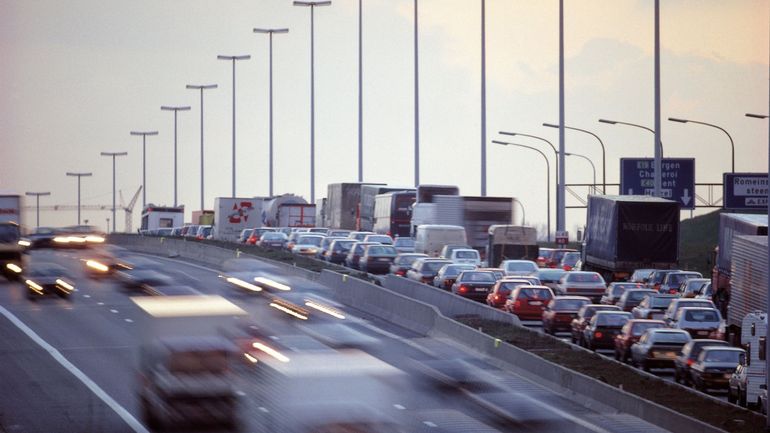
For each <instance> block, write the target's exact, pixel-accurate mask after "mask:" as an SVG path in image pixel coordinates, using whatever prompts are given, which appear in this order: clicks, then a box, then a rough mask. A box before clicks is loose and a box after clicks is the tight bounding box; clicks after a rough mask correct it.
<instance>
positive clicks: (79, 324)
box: [0, 250, 663, 433]
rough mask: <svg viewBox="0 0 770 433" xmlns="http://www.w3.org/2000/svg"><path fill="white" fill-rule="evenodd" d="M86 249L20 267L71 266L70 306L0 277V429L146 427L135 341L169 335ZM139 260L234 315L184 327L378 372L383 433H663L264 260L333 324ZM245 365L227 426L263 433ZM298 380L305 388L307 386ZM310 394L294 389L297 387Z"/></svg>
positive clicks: (174, 266)
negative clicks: (346, 352) (236, 310)
mask: <svg viewBox="0 0 770 433" xmlns="http://www.w3.org/2000/svg"><path fill="white" fill-rule="evenodd" d="M88 255H89V253H88V251H87V250H82V251H80V250H68V251H52V250H36V251H33V252H32V254H31V257H30V259H31V266H34V264H35V263H38V262H49V261H50V262H56V263H58V264H61V265H63V266H65V267H67V268H68V269H69V270H71V275H70V276H71V277H72V279H73V280H74V281H75V282H76V287H77V291H76V292H75V293H74V294H73V296H72V299H71V300H65V299H61V298H58V297H49V298H45V299H39V300H36V301H30V300H28V299H26V296H25V289H24V286H23V285H22V284H21V283H7V282H3V283H1V284H0V286H2V290H0V306H2V309H1V310H0V312H2V316H0V335H2V339H1V340H0V356H1V357H2V365H3V368H2V369H1V370H0V383H3V384H4V385H5V387H6V388H7V389H8V390H12V392H5V393H3V396H2V397H0V399H2V400H0V401H2V404H0V430H2V431H13V432H51V431H73V432H75V431H77V432H91V431H93V432H96V431H110V432H131V431H138V432H142V431H146V430H145V427H144V426H143V424H142V419H141V417H140V410H139V407H138V401H137V398H136V389H137V375H136V372H137V362H138V357H137V353H138V347H139V345H140V344H141V343H142V342H143V341H144V340H146V339H147V338H148V335H149V334H150V333H153V334H155V333H168V332H179V329H178V327H177V326H175V325H169V324H167V323H165V321H166V320H167V319H158V318H153V317H151V316H149V315H148V314H147V313H145V312H144V311H143V310H141V309H140V308H139V307H138V306H137V305H136V304H135V303H134V302H133V301H132V300H131V299H130V296H132V295H135V293H129V292H127V291H126V289H124V288H122V287H121V286H119V285H118V284H116V283H115V282H114V280H112V279H92V278H88V277H87V276H86V275H85V274H84V272H83V263H82V261H81V260H80V259H81V258H87V257H88ZM146 257H150V256H146ZM153 260H157V261H159V262H161V263H163V272H164V273H166V274H168V275H169V276H172V277H173V278H174V279H175V280H176V281H177V282H178V283H179V284H184V285H189V286H192V287H193V288H194V289H195V290H197V291H198V292H200V293H202V294H210V295H222V296H224V297H225V298H226V299H228V300H229V301H231V302H232V303H234V304H235V305H237V306H238V307H240V308H242V309H243V310H245V311H246V313H247V315H246V316H240V317H238V316H228V317H223V318H220V319H217V320H214V321H206V320H198V321H196V323H197V325H196V326H197V327H199V328H200V329H193V328H195V327H193V328H186V332H190V331H191V330H193V331H194V332H204V333H205V332H212V333H223V332H224V333H226V334H227V333H229V332H233V333H235V332H237V330H239V329H245V328H249V327H251V328H259V329H260V332H261V333H264V334H266V335H268V336H269V337H270V339H272V340H273V341H275V342H276V344H280V345H281V347H284V353H285V354H286V355H288V356H289V357H290V358H291V357H295V356H296V357H301V356H302V355H303V354H308V353H336V352H338V351H339V350H341V348H347V349H350V348H355V349H357V350H360V351H363V352H365V353H366V354H368V355H370V356H371V357H373V358H376V359H377V360H379V361H381V362H382V363H383V364H384V365H387V366H389V367H392V370H393V371H397V372H398V374H397V375H393V376H392V377H390V378H389V379H388V380H385V381H382V382H381V383H379V384H378V386H380V388H378V390H377V393H378V395H377V396H372V395H364V396H362V398H361V402H363V403H365V404H366V405H367V406H369V407H368V408H367V409H368V410H370V411H372V412H374V413H377V414H378V416H381V417H384V419H388V420H390V421H391V422H392V423H394V425H397V426H398V428H397V429H396V430H392V431H404V432H423V431H424V432H457V433H459V432H469V431H474V432H517V431H521V432H540V431H543V432H546V431H571V432H583V431H585V432H595V433H608V432H624V433H633V432H640V433H641V432H661V431H663V430H661V429H659V428H657V427H655V426H653V425H651V424H648V423H646V422H644V421H642V420H640V419H637V418H633V417H631V416H628V415H624V414H616V413H614V411H610V410H604V409H603V408H601V407H592V408H590V409H589V408H587V407H586V406H583V405H581V404H579V403H578V402H580V401H581V400H583V399H582V397H580V396H573V397H565V396H562V395H559V394H557V393H555V392H553V391H550V390H548V389H546V388H542V387H541V386H539V385H538V384H537V378H532V377H522V376H518V375H516V374H513V373H512V372H510V371H503V370H500V369H499V368H496V367H493V366H491V365H490V364H488V363H487V362H485V360H483V359H481V358H479V357H478V356H476V355H475V354H473V353H471V352H469V351H468V350H466V349H465V348H464V347H461V346H459V345H456V344H454V343H453V342H451V341H447V340H438V339H434V338H427V337H423V336H420V335H416V334H414V333H413V332H411V331H409V330H406V329H403V328H400V327H398V326H395V325H393V324H390V323H385V322H382V321H380V320H377V319H375V318H373V317H368V316H367V315H365V314H362V313H360V312H358V311H355V310H351V309H350V308H348V307H345V306H342V305H338V304H335V303H334V301H333V300H331V299H329V297H328V296H327V295H326V294H325V292H326V291H327V290H326V289H325V288H324V287H323V286H320V285H318V284H316V283H314V282H311V281H308V280H304V279H301V278H298V277H292V276H287V275H285V274H283V273H282V272H281V271H280V270H279V269H277V268H275V267H274V266H272V265H269V264H264V265H259V272H260V273H261V274H262V275H269V276H270V277H271V278H273V279H274V280H276V281H280V282H282V283H284V284H287V285H289V286H290V287H291V288H292V291H291V292H289V294H288V295H283V296H284V298H285V299H289V300H291V299H293V298H292V297H297V296H299V297H302V296H303V295H311V296H312V297H313V298H314V299H318V300H319V301H321V302H324V303H326V304H327V305H333V306H334V308H335V309H336V310H337V311H341V312H343V313H344V316H345V318H344V319H337V318H334V317H331V316H329V317H328V318H322V319H318V320H307V321H304V320H298V319H297V318H295V317H292V316H289V315H288V314H285V313H283V312H280V311H278V310H276V309H275V308H271V307H270V306H269V304H270V300H271V296H270V295H269V294H268V293H266V292H261V293H245V292H243V291H238V290H236V289H235V288H234V287H232V286H230V285H228V284H227V283H226V282H225V281H224V280H223V279H222V278H220V277H219V274H220V272H219V270H215V269H209V268H207V267H203V266H199V265H195V264H192V263H184V262H183V261H179V260H171V259H166V258H156V257H153ZM41 345H42V346H41ZM52 354H53V356H52ZM247 364H248V363H247V362H245V361H244V362H243V366H242V368H240V367H239V369H238V372H239V373H240V374H239V378H238V382H237V385H238V387H239V388H238V389H239V395H241V396H242V399H241V400H242V401H241V407H240V409H241V410H240V414H241V415H240V420H241V423H242V429H241V430H242V431H269V430H270V429H269V427H266V426H269V425H271V423H272V422H275V419H274V418H271V417H272V416H273V414H272V413H271V412H270V410H269V409H267V408H266V407H265V404H264V402H265V401H266V399H265V395H264V390H263V389H262V388H260V386H259V382H258V381H256V380H255V377H256V371H255V369H257V368H259V364H256V365H253V366H249V365H247ZM359 380H360V379H359V378H354V377H351V378H349V379H348V380H343V381H341V383H338V384H337V385H336V386H338V388H337V391H336V392H339V393H344V392H350V390H355V389H356V388H357V387H359V386H361V387H362V386H363V382H362V383H359V382H358V381H359ZM308 387H309V388H310V387H312V385H311V382H310V381H308ZM361 389H365V388H361ZM312 392H313V390H311V389H308V390H307V393H308V395H310V394H312ZM361 392H363V393H366V391H361ZM374 397H376V398H374ZM268 400H269V399H268ZM594 406H595V405H594ZM336 416H341V417H344V416H346V414H345V413H344V411H343V413H338V414H336ZM189 430H190V427H189V426H188V427H185V431H189ZM206 431H212V430H206ZM383 431H385V430H383ZM387 431H391V430H387Z"/></svg>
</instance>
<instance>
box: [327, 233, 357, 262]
mask: <svg viewBox="0 0 770 433" xmlns="http://www.w3.org/2000/svg"><path fill="white" fill-rule="evenodd" d="M355 243H356V240H355V239H350V238H346V239H335V240H333V241H332V243H331V244H329V248H328V249H327V250H326V252H325V253H324V260H326V261H327V262H329V263H335V264H338V265H342V264H344V263H345V259H346V258H347V257H348V253H349V252H350V249H351V248H352V247H353V245H354V244H355Z"/></svg>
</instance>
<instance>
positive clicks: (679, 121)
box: [668, 117, 735, 173]
mask: <svg viewBox="0 0 770 433" xmlns="http://www.w3.org/2000/svg"><path fill="white" fill-rule="evenodd" d="M668 120H670V121H672V122H677V123H696V124H698V125H705V126H710V127H712V128H716V129H718V130H720V131H722V132H724V133H725V135H727V138H728V139H729V140H730V149H731V150H732V166H731V167H732V170H731V173H735V142H734V141H733V137H732V136H731V135H730V133H729V132H727V131H726V130H725V129H724V128H722V127H720V126H717V125H714V124H711V123H706V122H699V121H697V120H690V119H679V118H676V117H669V118H668Z"/></svg>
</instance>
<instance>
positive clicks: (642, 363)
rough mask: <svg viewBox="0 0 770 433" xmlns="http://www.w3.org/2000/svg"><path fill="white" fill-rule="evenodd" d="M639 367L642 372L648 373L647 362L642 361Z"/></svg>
mask: <svg viewBox="0 0 770 433" xmlns="http://www.w3.org/2000/svg"><path fill="white" fill-rule="evenodd" d="M641 367H642V370H644V371H646V372H647V373H649V372H650V367H649V366H648V365H647V362H645V361H642V362H641Z"/></svg>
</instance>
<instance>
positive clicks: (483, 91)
mask: <svg viewBox="0 0 770 433" xmlns="http://www.w3.org/2000/svg"><path fill="white" fill-rule="evenodd" d="M486 30H487V24H486V0H481V195H482V196H485V195H487V46H486V42H487V37H486ZM522 208H523V206H522Z"/></svg>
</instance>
